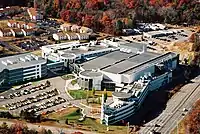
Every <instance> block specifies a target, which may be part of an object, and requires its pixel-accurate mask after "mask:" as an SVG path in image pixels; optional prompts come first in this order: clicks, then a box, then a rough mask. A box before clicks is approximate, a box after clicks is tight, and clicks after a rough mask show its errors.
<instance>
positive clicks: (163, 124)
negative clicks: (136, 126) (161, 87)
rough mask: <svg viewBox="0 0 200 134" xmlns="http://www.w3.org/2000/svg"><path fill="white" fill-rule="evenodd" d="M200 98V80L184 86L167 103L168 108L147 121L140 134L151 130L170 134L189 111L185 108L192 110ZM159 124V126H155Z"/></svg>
mask: <svg viewBox="0 0 200 134" xmlns="http://www.w3.org/2000/svg"><path fill="white" fill-rule="evenodd" d="M199 98H200V82H199V81H196V82H194V83H189V84H187V85H185V86H184V87H182V88H181V89H180V91H179V92H177V93H176V94H175V95H174V96H173V97H172V98H171V99H170V100H169V101H168V103H167V106H166V109H165V110H163V112H162V113H161V114H160V115H159V116H158V117H156V118H155V119H153V120H151V121H150V122H148V123H146V124H145V125H144V126H143V127H142V128H141V130H140V131H139V133H140V134H149V133H150V132H151V131H153V130H154V131H156V132H160V133H161V134H169V133H170V132H171V131H172V130H173V128H175V127H176V126H177V124H178V122H180V121H181V120H182V119H183V118H184V116H183V115H182V114H183V113H184V114H187V113H188V112H183V108H186V109H188V110H190V109H191V108H192V105H193V104H194V103H195V102H196V101H197V100H198V99H199ZM155 124H157V126H155Z"/></svg>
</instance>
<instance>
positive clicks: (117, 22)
mask: <svg viewBox="0 0 200 134" xmlns="http://www.w3.org/2000/svg"><path fill="white" fill-rule="evenodd" d="M122 28H123V22H122V21H121V20H117V21H116V30H119V31H121V30H122Z"/></svg>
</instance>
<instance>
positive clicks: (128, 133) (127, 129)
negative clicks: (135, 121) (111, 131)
mask: <svg viewBox="0 0 200 134" xmlns="http://www.w3.org/2000/svg"><path fill="white" fill-rule="evenodd" d="M127 134H129V122H128V123H127Z"/></svg>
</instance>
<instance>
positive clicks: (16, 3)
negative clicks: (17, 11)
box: [0, 0, 29, 7]
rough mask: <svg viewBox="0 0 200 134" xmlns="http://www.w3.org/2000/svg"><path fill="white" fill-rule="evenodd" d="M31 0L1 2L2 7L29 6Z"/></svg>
mask: <svg viewBox="0 0 200 134" xmlns="http://www.w3.org/2000/svg"><path fill="white" fill-rule="evenodd" d="M28 1H29V0H0V7H6V6H27V4H28Z"/></svg>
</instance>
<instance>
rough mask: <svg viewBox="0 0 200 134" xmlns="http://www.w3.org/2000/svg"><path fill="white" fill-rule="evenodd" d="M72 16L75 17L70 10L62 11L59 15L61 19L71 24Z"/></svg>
mask: <svg viewBox="0 0 200 134" xmlns="http://www.w3.org/2000/svg"><path fill="white" fill-rule="evenodd" d="M74 16H75V15H74V13H73V12H71V11H70V10H64V11H62V12H61V13H60V17H61V19H63V20H64V21H67V22H71V21H72V19H73V17H74Z"/></svg>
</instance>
